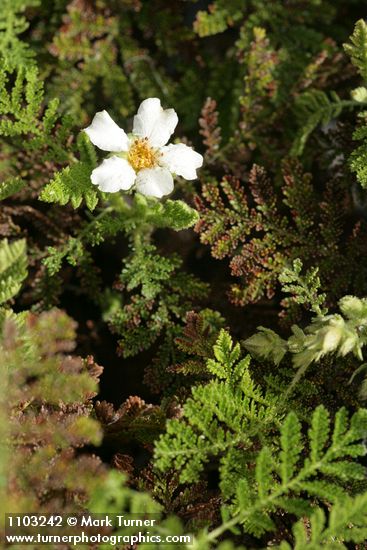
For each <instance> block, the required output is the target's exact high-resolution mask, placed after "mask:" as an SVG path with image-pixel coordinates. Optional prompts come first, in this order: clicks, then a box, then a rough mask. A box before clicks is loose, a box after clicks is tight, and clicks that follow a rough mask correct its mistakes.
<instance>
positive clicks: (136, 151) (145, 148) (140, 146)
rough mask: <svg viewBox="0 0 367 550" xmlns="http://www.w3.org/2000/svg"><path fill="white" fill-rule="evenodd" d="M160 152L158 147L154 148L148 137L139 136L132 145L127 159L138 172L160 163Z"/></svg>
mask: <svg viewBox="0 0 367 550" xmlns="http://www.w3.org/2000/svg"><path fill="white" fill-rule="evenodd" d="M159 156H160V154H159V151H157V150H156V149H152V147H151V146H150V145H149V143H148V140H147V138H137V139H136V140H135V141H134V143H133V144H132V145H131V147H130V149H129V152H128V155H127V160H128V161H129V163H130V164H131V166H132V167H133V168H134V170H135V171H136V172H138V171H139V170H143V168H154V166H157V164H158V158H159Z"/></svg>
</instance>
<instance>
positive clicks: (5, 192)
mask: <svg viewBox="0 0 367 550" xmlns="http://www.w3.org/2000/svg"><path fill="white" fill-rule="evenodd" d="M25 184H26V183H25V181H23V180H22V179H21V178H11V179H8V180H6V181H3V182H2V183H0V201H2V200H4V199H7V198H8V197H11V196H12V195H15V194H16V193H19V191H21V190H22V189H23V187H24V186H25Z"/></svg>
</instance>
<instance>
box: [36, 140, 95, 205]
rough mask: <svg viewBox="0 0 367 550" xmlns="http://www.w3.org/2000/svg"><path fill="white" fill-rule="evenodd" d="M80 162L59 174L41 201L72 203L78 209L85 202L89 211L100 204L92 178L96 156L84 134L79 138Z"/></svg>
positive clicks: (42, 194) (44, 191)
mask: <svg viewBox="0 0 367 550" xmlns="http://www.w3.org/2000/svg"><path fill="white" fill-rule="evenodd" d="M78 149H79V152H80V159H81V160H80V161H79V162H76V163H74V164H72V165H71V166H67V167H66V168H64V169H63V170H61V172H58V173H57V174H56V175H55V177H54V179H53V180H51V181H50V183H48V184H47V185H46V187H45V188H44V189H43V191H42V192H41V194H40V197H39V198H40V200H42V201H45V202H51V203H54V202H56V203H58V204H61V205H65V204H67V203H69V202H71V204H72V206H73V208H78V207H79V206H80V205H81V203H82V201H83V200H84V201H85V203H86V205H87V207H88V208H89V210H94V209H95V207H96V206H97V204H98V194H97V191H96V188H95V187H94V186H93V184H92V182H91V180H90V176H91V173H92V170H93V169H94V168H95V165H96V156H95V152H94V149H93V148H92V147H91V145H90V142H89V139H88V137H87V136H86V134H85V133H84V132H82V133H81V134H80V135H79V136H78Z"/></svg>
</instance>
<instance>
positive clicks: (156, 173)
mask: <svg viewBox="0 0 367 550" xmlns="http://www.w3.org/2000/svg"><path fill="white" fill-rule="evenodd" d="M136 189H137V190H138V191H139V193H141V194H142V195H146V196H147V197H157V198H158V199H160V198H161V197H163V195H168V194H169V193H172V191H173V177H172V175H171V174H170V173H169V171H168V170H166V169H165V168H145V169H144V170H140V172H138V174H137V176H136Z"/></svg>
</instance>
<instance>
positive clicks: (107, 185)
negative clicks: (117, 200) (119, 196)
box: [90, 157, 136, 193]
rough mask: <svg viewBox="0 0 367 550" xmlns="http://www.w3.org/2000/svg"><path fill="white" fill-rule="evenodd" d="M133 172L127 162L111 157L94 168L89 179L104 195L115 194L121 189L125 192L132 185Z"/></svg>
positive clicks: (133, 179)
mask: <svg viewBox="0 0 367 550" xmlns="http://www.w3.org/2000/svg"><path fill="white" fill-rule="evenodd" d="M135 177H136V174H135V170H134V169H133V168H132V167H131V166H130V164H129V163H128V162H127V160H125V159H122V158H119V157H111V158H108V159H106V160H104V161H103V162H102V164H100V166H98V167H97V168H95V169H94V170H93V172H92V175H91V177H90V179H91V181H92V183H93V185H97V186H98V188H99V189H100V190H101V191H104V192H105V193H116V191H120V189H123V190H124V191H126V190H127V189H130V187H131V186H132V185H133V184H134V181H135Z"/></svg>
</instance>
